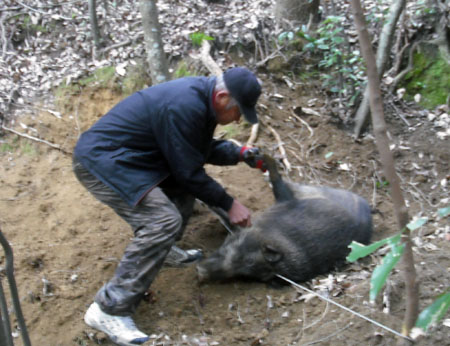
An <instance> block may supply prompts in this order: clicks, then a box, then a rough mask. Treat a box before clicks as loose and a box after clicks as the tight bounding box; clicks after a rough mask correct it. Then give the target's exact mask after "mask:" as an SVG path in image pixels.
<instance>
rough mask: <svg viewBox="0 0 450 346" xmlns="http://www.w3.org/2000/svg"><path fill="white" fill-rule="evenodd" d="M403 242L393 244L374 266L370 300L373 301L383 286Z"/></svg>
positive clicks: (401, 248) (398, 256)
mask: <svg viewBox="0 0 450 346" xmlns="http://www.w3.org/2000/svg"><path fill="white" fill-rule="evenodd" d="M404 250H405V244H396V245H393V246H392V248H391V251H390V252H389V253H387V254H386V256H384V258H383V262H382V263H381V264H380V265H379V266H377V267H376V268H375V270H374V271H373V273H372V278H371V280H370V301H371V302H374V301H375V299H376V298H377V296H378V293H380V291H381V288H382V287H383V286H384V284H385V282H386V279H387V278H388V276H389V274H390V273H391V271H392V269H394V267H395V265H396V264H397V262H398V261H399V260H400V258H401V257H402V254H403V251H404Z"/></svg>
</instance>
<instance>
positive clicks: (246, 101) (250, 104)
mask: <svg viewBox="0 0 450 346" xmlns="http://www.w3.org/2000/svg"><path fill="white" fill-rule="evenodd" d="M223 80H224V82H225V85H226V86H227V89H228V91H229V92H230V94H231V96H232V97H233V98H234V99H235V100H236V101H237V103H238V105H239V108H240V110H241V113H242V114H244V117H245V119H246V120H247V121H248V122H249V123H250V124H256V123H257V122H258V117H257V116H256V109H255V106H256V102H257V101H258V98H259V95H261V85H260V84H259V81H258V79H257V78H256V76H255V75H254V74H253V73H252V72H250V71H249V70H248V69H246V68H244V67H233V68H231V69H229V70H227V71H225V72H224V74H223Z"/></svg>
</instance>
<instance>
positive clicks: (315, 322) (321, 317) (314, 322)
mask: <svg viewBox="0 0 450 346" xmlns="http://www.w3.org/2000/svg"><path fill="white" fill-rule="evenodd" d="M325 303H326V305H325V310H323V313H322V315H321V316H320V317H319V318H318V319H317V320H315V321H313V322H312V323H310V324H309V325H307V326H305V327H303V330H305V329H308V328H311V327H314V326H315V325H316V324H317V323H319V322H320V321H322V320H323V319H324V318H325V316H326V314H327V313H328V311H329V310H330V304H329V303H328V302H325Z"/></svg>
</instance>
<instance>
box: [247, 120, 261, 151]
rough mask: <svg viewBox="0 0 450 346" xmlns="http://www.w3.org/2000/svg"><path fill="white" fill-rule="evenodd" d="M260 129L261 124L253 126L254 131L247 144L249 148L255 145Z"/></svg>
mask: <svg viewBox="0 0 450 346" xmlns="http://www.w3.org/2000/svg"><path fill="white" fill-rule="evenodd" d="M258 129H259V124H255V125H253V126H252V130H251V132H250V137H249V139H248V141H247V144H246V146H247V147H251V146H253V144H254V143H255V141H256V138H257V137H258Z"/></svg>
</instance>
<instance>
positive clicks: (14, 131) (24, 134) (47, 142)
mask: <svg viewBox="0 0 450 346" xmlns="http://www.w3.org/2000/svg"><path fill="white" fill-rule="evenodd" d="M2 129H3V130H5V131H9V132H12V133H14V134H16V135H18V136H21V137H24V138H27V139H31V140H32V141H36V142H39V143H44V144H47V145H48V146H50V147H52V148H54V149H58V150H60V151H62V152H63V153H64V154H68V155H72V153H71V152H68V151H66V150H64V149H63V148H61V147H60V146H59V145H57V144H54V143H51V142H49V141H46V140H45V139H40V138H37V137H33V136H30V135H27V134H26V133H21V132H19V131H16V130H14V129H10V128H8V127H6V126H4V125H2Z"/></svg>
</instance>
